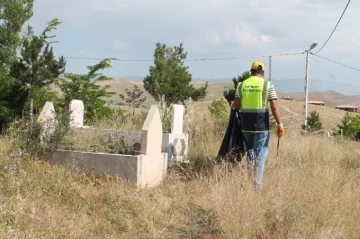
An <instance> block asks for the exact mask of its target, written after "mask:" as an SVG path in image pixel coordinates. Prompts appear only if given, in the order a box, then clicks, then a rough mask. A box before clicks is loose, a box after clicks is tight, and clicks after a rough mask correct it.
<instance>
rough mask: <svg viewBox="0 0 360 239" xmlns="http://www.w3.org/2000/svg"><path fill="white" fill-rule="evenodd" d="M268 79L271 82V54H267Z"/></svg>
mask: <svg viewBox="0 0 360 239" xmlns="http://www.w3.org/2000/svg"><path fill="white" fill-rule="evenodd" d="M268 78H269V79H268V80H269V81H270V82H271V56H269V76H268Z"/></svg>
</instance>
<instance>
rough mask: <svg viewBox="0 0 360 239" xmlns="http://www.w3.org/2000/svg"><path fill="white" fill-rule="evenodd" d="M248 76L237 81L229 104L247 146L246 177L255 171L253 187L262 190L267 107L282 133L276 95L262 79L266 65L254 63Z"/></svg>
mask: <svg viewBox="0 0 360 239" xmlns="http://www.w3.org/2000/svg"><path fill="white" fill-rule="evenodd" d="M250 72H251V76H250V77H249V78H248V79H246V80H245V81H243V82H241V83H239V84H238V86H237V89H236V94H235V99H234V102H233V103H232V105H231V107H232V108H233V109H234V110H237V109H240V120H241V130H242V134H243V138H244V142H245V146H246V148H247V168H248V172H249V177H252V174H253V173H254V185H255V189H257V190H258V189H261V186H262V179H263V174H264V167H265V161H266V157H267V155H268V152H269V150H268V147H269V139H270V132H269V130H270V122H269V109H271V112H272V114H273V116H274V118H275V120H276V123H277V136H278V137H279V138H280V137H282V136H283V135H284V133H285V130H284V127H283V124H282V122H281V115H280V110H279V107H278V105H277V101H276V100H277V95H276V91H275V88H274V86H273V84H272V83H271V82H269V81H267V80H265V79H264V73H265V65H264V63H262V62H254V63H253V64H252V66H251V69H250Z"/></svg>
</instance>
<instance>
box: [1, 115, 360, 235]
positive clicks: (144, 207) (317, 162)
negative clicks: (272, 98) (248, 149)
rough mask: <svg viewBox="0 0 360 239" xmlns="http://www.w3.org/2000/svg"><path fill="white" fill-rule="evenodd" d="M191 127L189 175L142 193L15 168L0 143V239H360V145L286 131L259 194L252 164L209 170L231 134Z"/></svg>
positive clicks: (202, 122) (38, 166)
mask: <svg viewBox="0 0 360 239" xmlns="http://www.w3.org/2000/svg"><path fill="white" fill-rule="evenodd" d="M193 118H194V119H196V120H195V123H194V124H192V125H191V127H192V128H190V129H191V134H190V148H189V150H190V152H189V153H190V157H191V159H192V163H191V164H190V166H188V167H187V168H185V169H182V170H179V169H172V170H170V172H169V174H168V176H167V178H166V180H165V181H164V182H163V183H162V184H161V185H160V186H158V187H155V188H151V189H146V190H142V191H138V190H136V189H134V188H133V187H132V186H131V185H128V184H127V183H126V182H122V181H121V180H119V179H116V178H112V177H110V176H108V175H107V176H104V178H101V179H96V178H94V177H92V176H91V175H89V174H85V173H83V174H82V173H74V172H70V171H69V170H66V169H62V168H60V167H50V166H49V165H48V164H46V163H42V162H39V161H36V160H35V161H33V160H26V159H25V158H22V159H20V160H18V159H19V158H18V157H16V156H11V155H10V150H11V147H10V145H9V143H8V142H7V141H5V140H2V141H1V142H0V156H1V160H0V190H1V193H0V238H359V237H360V227H359V221H360V200H359V196H360V187H359V185H360V148H359V144H358V143H352V144H349V143H339V142H332V141H330V140H329V139H326V138H320V137H317V136H311V135H310V136H306V137H303V136H300V135H299V134H298V132H292V131H291V130H289V131H288V132H287V133H286V135H285V136H284V137H283V138H282V139H281V143H280V152H279V157H277V156H276V143H277V140H276V138H275V137H274V136H272V138H271V146H270V154H269V157H268V159H267V164H266V168H265V175H264V188H263V190H262V191H254V190H253V187H252V185H251V183H250V182H249V181H248V179H247V174H246V171H245V167H244V166H245V161H244V162H243V163H242V164H241V165H240V166H238V167H236V168H228V167H224V166H215V167H213V166H212V165H211V164H209V163H208V164H205V163H204V162H206V160H204V158H206V156H209V158H211V157H213V156H215V155H216V154H217V151H218V149H219V146H220V143H221V139H222V136H223V133H224V132H223V131H221V130H220V129H219V127H218V125H217V124H216V122H213V121H212V120H211V118H210V117H209V116H206V115H205V116H204V117H200V116H199V117H197V116H194V117H193ZM188 126H189V127H190V125H188ZM17 158H18V159H17ZM195 162H200V163H198V164H197V163H195ZM198 165H200V167H197V166H198ZM185 167H186V166H185Z"/></svg>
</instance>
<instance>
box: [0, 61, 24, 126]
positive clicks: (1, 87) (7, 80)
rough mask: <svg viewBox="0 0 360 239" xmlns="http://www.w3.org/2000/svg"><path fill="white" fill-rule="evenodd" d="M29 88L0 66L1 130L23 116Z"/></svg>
mask: <svg viewBox="0 0 360 239" xmlns="http://www.w3.org/2000/svg"><path fill="white" fill-rule="evenodd" d="M27 95H28V93H27V88H26V87H25V86H24V85H22V84H21V83H20V81H18V80H16V79H14V78H13V77H11V76H10V75H9V74H7V70H6V69H5V68H4V67H1V66H0V127H1V128H0V130H1V131H2V130H3V128H4V127H5V126H6V125H7V124H8V123H9V122H11V121H12V120H13V119H14V118H16V117H19V116H21V115H22V112H23V108H22V107H21V106H23V105H24V104H25V102H26V100H27Z"/></svg>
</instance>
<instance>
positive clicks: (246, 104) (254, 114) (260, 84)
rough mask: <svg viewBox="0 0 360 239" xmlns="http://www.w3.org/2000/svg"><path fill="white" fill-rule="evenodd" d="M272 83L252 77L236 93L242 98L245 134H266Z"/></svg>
mask: <svg viewBox="0 0 360 239" xmlns="http://www.w3.org/2000/svg"><path fill="white" fill-rule="evenodd" d="M269 89H270V82H269V81H267V80H264V79H263V78H260V77H257V76H251V77H250V78H248V79H246V80H245V81H243V82H242V83H239V84H238V86H237V89H236V92H237V94H238V96H239V98H240V102H241V103H240V117H241V119H240V120H241V121H240V122H241V130H242V131H243V132H255V133H256V132H264V131H268V130H269V128H270V123H269V101H268V98H269Z"/></svg>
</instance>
